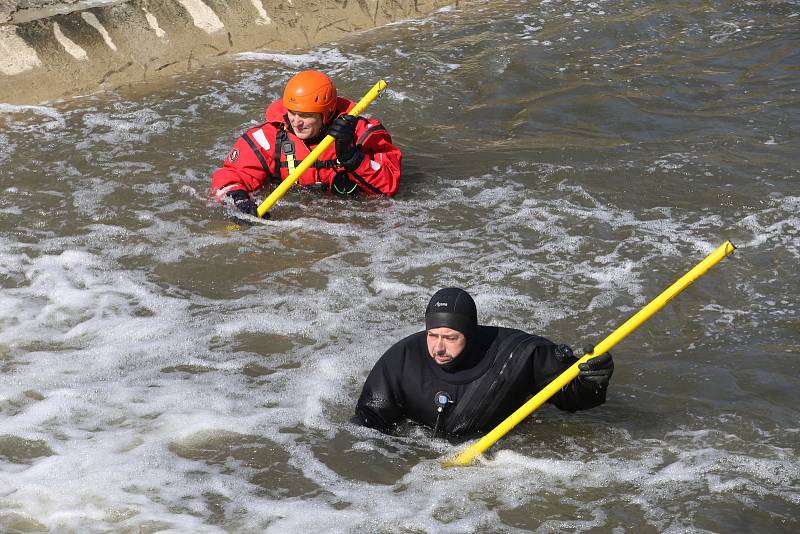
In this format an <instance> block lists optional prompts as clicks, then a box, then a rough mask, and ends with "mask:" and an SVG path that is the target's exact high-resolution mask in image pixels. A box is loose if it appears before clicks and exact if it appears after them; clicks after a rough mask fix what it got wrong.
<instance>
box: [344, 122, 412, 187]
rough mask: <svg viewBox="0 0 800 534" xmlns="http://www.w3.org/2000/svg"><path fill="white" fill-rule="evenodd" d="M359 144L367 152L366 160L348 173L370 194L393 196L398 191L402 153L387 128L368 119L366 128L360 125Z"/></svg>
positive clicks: (365, 154)
mask: <svg viewBox="0 0 800 534" xmlns="http://www.w3.org/2000/svg"><path fill="white" fill-rule="evenodd" d="M360 122H364V121H360ZM362 130H363V131H362ZM356 146H357V147H358V148H359V149H360V150H361V152H363V153H364V159H363V160H362V161H361V164H360V165H359V166H358V168H357V169H355V170H354V171H352V172H349V173H347V174H348V176H349V177H350V178H351V179H352V180H353V181H354V182H356V183H357V184H358V186H359V188H360V189H361V190H362V191H364V192H366V193H368V194H373V195H387V196H393V195H394V194H395V193H397V189H398V187H399V186H400V169H401V163H402V158H403V155H402V153H401V152H400V149H399V148H397V147H396V146H394V145H393V144H392V137H391V135H389V132H388V131H386V128H384V127H383V125H382V124H381V123H379V122H378V121H376V120H374V119H369V120H368V121H367V128H359V133H358V139H357V140H356Z"/></svg>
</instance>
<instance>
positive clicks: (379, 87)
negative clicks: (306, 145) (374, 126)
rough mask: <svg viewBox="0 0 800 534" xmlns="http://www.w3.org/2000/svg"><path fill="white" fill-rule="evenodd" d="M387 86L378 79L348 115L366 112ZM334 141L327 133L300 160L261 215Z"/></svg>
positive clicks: (262, 205)
mask: <svg viewBox="0 0 800 534" xmlns="http://www.w3.org/2000/svg"><path fill="white" fill-rule="evenodd" d="M386 87H388V84H387V83H386V82H385V81H383V80H380V81H378V83H376V84H375V85H373V86H372V89H370V90H369V91H368V92H367V94H365V95H364V97H363V98H362V99H361V100H359V101H358V103H357V104H356V105H355V107H354V108H353V109H351V110H350V112H349V113H348V115H361V114H362V113H363V112H364V110H365V109H367V107H368V106H369V105H370V104H372V102H373V101H374V100H375V99H376V98H378V97H379V96H380V94H381V93H382V92H383V90H384V89H386ZM333 141H334V138H333V136H331V135H326V136H325V138H324V139H323V140H322V141H320V143H319V144H318V145H317V147H316V148H315V149H314V150H312V151H311V153H310V154H309V155H308V156H306V157H305V159H303V161H301V162H300V165H298V166H297V167H296V168H295V170H294V172H292V173H291V174H289V176H287V177H286V179H285V180H283V181H282V182H281V183H280V184H278V187H276V188H275V190H274V191H272V193H270V195H269V196H268V197H267V198H266V199H265V200H264V202H262V203H261V205H260V206H259V207H258V216H259V217H263V216H264V214H265V213H267V212H268V211H269V209H270V208H271V207H272V205H273V204H275V203H276V202H277V201H278V199H279V198H281V197H282V196H283V195H284V194H285V193H286V191H288V190H289V189H290V188H291V187H292V186H293V185H294V183H295V182H296V181H297V180H298V179H299V178H300V176H301V175H302V174H303V173H304V172H306V171H307V170H308V168H309V167H311V166H312V165H313V164H314V162H315V161H317V158H319V156H320V154H322V153H323V152H325V150H327V148H328V147H329V146H330V145H331V143H333Z"/></svg>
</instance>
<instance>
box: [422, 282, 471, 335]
mask: <svg viewBox="0 0 800 534" xmlns="http://www.w3.org/2000/svg"><path fill="white" fill-rule="evenodd" d="M477 326H478V310H477V308H476V307H475V301H474V300H472V297H471V296H470V294H469V293H467V292H466V291H464V290H463V289H460V288H458V287H446V288H444V289H440V290H439V291H437V292H436V293H434V294H433V296H432V297H431V300H430V302H428V307H427V308H425V329H426V330H430V329H432V328H441V327H446V328H452V329H453V330H457V331H459V332H461V333H462V334H464V335H465V336H469V334H470V333H472V332H473V331H474V330H475V328H477Z"/></svg>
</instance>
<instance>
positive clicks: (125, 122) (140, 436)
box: [0, 1, 800, 533]
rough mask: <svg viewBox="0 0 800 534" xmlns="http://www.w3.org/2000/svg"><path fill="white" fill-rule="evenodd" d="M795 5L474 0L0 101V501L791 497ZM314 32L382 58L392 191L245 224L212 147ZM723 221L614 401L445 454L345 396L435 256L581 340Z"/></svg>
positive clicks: (385, 505)
mask: <svg viewBox="0 0 800 534" xmlns="http://www.w3.org/2000/svg"><path fill="white" fill-rule="evenodd" d="M798 30H800V4H799V3H798V2H796V1H771V2H746V1H730V2H723V1H720V2H706V1H703V2H676V1H673V2H645V1H624V2H610V1H608V2H603V1H595V2H585V1H570V2H555V1H541V2H519V1H489V2H466V3H461V4H459V6H458V7H454V8H449V9H445V10H442V11H439V12H437V13H435V14H433V15H432V16H430V17H427V18H425V19H423V20H416V21H408V22H404V23H400V24H395V25H391V26H389V27H386V28H381V29H380V30H377V31H371V32H367V33H364V34H361V35H358V36H354V37H353V38H352V39H351V40H347V41H342V42H339V43H334V44H332V45H330V46H328V47H325V48H323V49H320V50H314V51H308V52H307V53H304V54H268V53H264V52H263V51H253V53H250V54H242V55H239V56H235V57H232V58H230V60H229V61H225V62H223V63H221V64H220V65H218V66H217V67H215V68H213V69H208V70H206V71H204V72H201V73H191V74H186V75H184V76H182V77H180V78H175V79H172V80H169V81H168V82H167V83H162V84H159V85H137V86H133V87H130V88H125V89H122V90H117V91H115V92H110V93H109V92H106V93H100V94H97V95H93V96H87V97H80V98H74V99H71V100H69V101H65V102H59V103H53V104H49V105H42V106H32V107H16V106H11V105H5V104H0V125H1V128H2V129H1V130H0V164H2V171H1V172H0V191H1V192H2V196H0V284H1V286H0V287H1V288H0V365H2V374H0V531H3V532H161V531H171V532H204V533H218V532H248V533H249V532H275V533H285V532H408V533H416V532H448V533H450V532H453V533H456V532H486V533H489V532H523V531H538V532H553V531H557V532H575V531H579V532H637V533H639V532H687V531H689V532H742V531H748V532H797V531H798V528H800V462H799V461H798V455H799V453H800V421H799V420H798V419H799V418H798V409H797V407H798V405H800V378H798V377H799V376H800V364H799V363H798V355H800V342H799V341H798V339H800V316H799V314H798V309H799V308H800V302H799V300H800V299H798V290H797V288H798V287H800V274H798V269H797V264H798V260H799V259H800V229H799V227H800V220H799V217H798V210H800V187H798V179H799V178H800V164H798V156H797V154H798V153H800V151H798V149H800V142H798V135H799V134H798V129H797V126H798V124H800V93H799V91H800V52H799V51H800V32H799V31H798ZM302 67H314V68H320V69H323V70H325V71H327V72H328V73H330V74H331V76H332V77H333V78H334V79H335V80H336V81H337V83H338V85H339V89H340V93H342V94H345V95H348V96H350V97H351V98H358V97H359V96H360V95H361V94H363V93H364V92H365V91H366V90H367V89H368V88H369V87H370V86H371V85H372V84H373V83H375V82H376V81H377V80H378V79H380V78H384V79H386V80H387V81H388V82H389V84H390V89H389V90H388V91H387V94H385V95H384V96H383V97H382V98H381V99H380V100H379V101H377V102H376V103H375V104H374V105H373V106H372V107H371V108H370V110H369V114H371V115H373V116H376V117H378V118H380V119H381V120H382V121H383V122H384V123H385V124H386V125H387V127H388V128H389V130H390V131H391V133H392V135H393V137H394V140H395V142H396V144H397V145H399V146H400V147H402V149H403V150H404V153H405V159H404V176H403V180H402V184H401V191H400V193H399V194H398V195H397V196H396V197H395V198H393V199H383V198H366V197H362V198H358V199H355V200H342V199H337V198H330V197H322V196H317V195H315V194H313V193H308V192H305V193H304V192H300V191H296V190H293V191H290V192H289V193H288V194H287V195H286V196H285V197H283V198H282V199H281V200H279V201H278V203H277V204H276V205H275V206H274V207H273V209H272V220H270V221H269V222H267V223H265V224H263V225H256V226H253V227H250V228H245V229H242V230H240V231H236V230H231V229H229V228H227V226H228V221H227V220H226V217H225V213H224V211H223V210H222V209H221V208H220V206H218V205H216V204H215V203H214V202H213V201H211V200H209V197H208V188H209V186H210V173H211V172H212V171H213V170H214V169H215V168H216V167H217V166H218V165H219V164H220V163H221V162H222V159H223V158H224V157H225V155H226V153H227V151H228V149H229V147H230V146H231V145H232V143H233V142H234V140H235V139H236V137H237V136H238V135H239V134H240V133H241V131H243V130H244V129H246V128H247V127H248V126H249V125H251V124H255V123H258V122H260V121H261V120H262V116H263V109H264V107H265V105H266V104H267V103H268V102H269V101H271V100H272V99H274V98H277V97H278V95H279V93H280V91H281V89H282V86H283V84H284V83H285V82H286V80H287V79H288V78H289V77H290V76H291V75H292V74H293V73H294V72H296V70H298V69H299V68H302ZM262 198H263V195H262ZM726 240H731V241H732V242H733V243H734V244H735V245H736V246H737V247H738V250H737V252H736V253H735V254H734V256H732V257H731V258H728V259H726V260H724V261H722V262H721V263H720V264H719V265H717V266H716V267H714V268H713V269H712V270H711V271H709V272H708V273H707V274H706V275H705V276H704V277H702V278H701V279H700V280H698V281H697V282H696V283H695V284H694V285H692V286H691V287H689V288H688V289H687V290H686V291H684V292H683V293H682V294H681V295H680V296H679V297H677V298H676V299H675V300H673V301H672V302H671V303H669V304H668V305H667V306H666V307H665V308H664V309H663V310H662V311H660V312H659V313H658V314H657V315H655V316H654V317H653V318H652V319H651V320H650V321H649V322H648V323H646V324H645V325H644V326H642V327H641V328H639V329H638V330H637V331H635V332H634V333H633V334H631V335H630V336H629V337H627V338H626V339H624V340H623V341H622V342H621V343H620V344H619V345H617V346H616V347H615V349H614V351H613V352H614V356H615V361H616V370H615V373H614V377H613V379H612V385H611V389H610V392H609V399H608V402H607V403H606V404H605V405H604V406H602V407H600V408H597V409H594V410H590V411H586V412H581V413H576V414H568V413H563V412H559V411H558V410H556V409H555V408H553V407H550V406H545V407H543V408H541V409H540V410H538V411H536V412H535V413H534V414H533V415H532V416H531V417H530V418H528V419H527V420H526V421H524V422H523V423H522V424H521V425H519V426H518V427H517V428H515V429H514V430H513V431H512V432H511V433H510V434H509V435H507V436H506V437H505V438H503V439H502V440H501V441H500V442H498V443H497V444H496V445H495V446H494V447H492V448H491V449H490V450H489V451H488V453H487V454H486V455H485V456H484V457H483V458H482V459H481V460H480V462H479V463H478V464H477V465H475V466H473V467H463V468H451V469H444V468H442V467H441V462H442V461H443V460H445V459H447V458H449V457H450V456H451V455H452V454H453V453H454V452H457V451H458V450H460V447H461V446H463V445H459V444H454V443H450V442H448V441H445V440H442V439H431V437H430V434H429V432H427V431H425V430H424V429H420V428H415V427H409V428H406V429H404V430H403V432H401V434H400V435H399V436H384V435H381V434H378V433H376V432H373V431H370V430H366V429H363V428H359V427H355V426H353V425H351V424H350V423H349V417H350V415H351V414H352V410H353V405H354V403H355V400H356V399H357V397H358V394H359V391H360V388H361V385H362V383H363V380H364V378H365V376H366V374H367V373H368V372H369V370H370V369H371V367H372V365H373V363H374V362H375V361H376V359H377V358H378V357H379V356H380V354H381V353H382V352H383V351H384V350H385V349H386V348H387V347H388V346H389V345H391V344H392V343H393V342H394V341H395V340H397V339H399V338H401V337H402V336H404V335H407V334H409V333H411V332H414V331H417V330H419V329H421V327H422V312H423V309H424V306H425V304H426V303H427V299H428V297H429V296H430V295H431V294H432V293H433V292H434V291H435V290H436V289H438V288H440V287H443V286H447V285H458V286H461V287H464V288H467V289H468V290H469V291H470V292H472V293H473V294H474V295H475V297H476V301H477V304H478V309H479V317H480V320H481V322H484V323H487V324H496V325H504V326H511V327H517V328H521V329H525V330H528V331H531V332H534V333H538V334H542V335H546V336H547V337H549V338H551V339H553V340H555V341H558V342H562V343H569V344H571V345H573V346H575V347H581V346H583V345H584V344H587V343H597V342H599V341H600V340H601V339H603V338H604V337H605V336H606V335H608V334H609V333H610V332H611V331H613V330H614V329H615V328H616V327H617V326H619V325H620V324H622V322H624V320H625V319H627V318H628V317H630V316H631V315H632V314H633V313H635V312H636V311H637V310H638V309H639V308H641V307H642V306H643V305H645V304H646V303H647V302H648V301H649V300H650V299H652V298H654V297H655V296H657V295H658V294H659V293H660V292H661V291H662V290H664V289H665V288H666V287H668V286H669V285H670V284H671V283H672V282H673V281H675V280H676V279H677V278H678V277H679V276H680V275H682V274H683V273H685V272H686V271H688V270H689V269H690V268H691V267H693V266H694V265H695V264H697V263H698V262H699V261H700V260H702V259H703V258H704V257H705V256H706V255H707V254H709V253H710V252H712V251H713V250H714V249H716V248H717V247H718V246H719V245H721V244H722V243H723V242H725V241H726Z"/></svg>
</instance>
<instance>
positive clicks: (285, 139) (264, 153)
mask: <svg viewBox="0 0 800 534" xmlns="http://www.w3.org/2000/svg"><path fill="white" fill-rule="evenodd" d="M354 106H355V103H354V102H352V101H350V100H347V99H345V98H338V99H337V103H336V115H341V114H344V113H347V112H348V111H349V110H350V109H352V108H353V107H354ZM266 119H267V120H266V122H265V123H263V124H260V125H258V126H255V127H253V128H250V129H249V130H247V131H246V132H245V133H244V134H243V135H242V136H241V137H240V138H239V139H238V140H237V141H236V143H235V144H234V146H233V148H232V149H231V151H230V152H229V153H228V157H227V158H226V159H225V163H224V165H223V166H222V168H220V169H217V170H216V171H214V173H213V174H212V176H211V186H212V188H213V189H214V193H215V195H216V196H217V199H219V200H222V198H223V197H224V196H225V195H226V194H228V193H230V192H231V191H235V190H244V191H247V192H248V193H249V192H252V191H255V190H256V189H258V188H260V187H261V186H263V185H264V184H265V183H266V182H267V181H268V180H272V179H280V180H284V179H286V177H287V176H289V173H290V172H291V171H292V170H293V169H294V168H295V167H296V166H297V165H299V164H300V162H301V161H302V160H303V158H305V157H307V156H308V154H309V153H310V152H311V151H312V150H313V149H314V148H315V147H316V145H317V144H318V143H319V142H320V141H321V140H322V139H323V138H324V132H323V133H322V134H321V135H320V136H319V137H318V139H316V140H313V141H312V140H309V143H310V144H309V145H307V144H306V142H305V141H303V140H302V139H300V138H298V137H297V136H296V135H295V134H294V131H293V130H292V126H291V123H290V122H289V117H288V115H287V110H286V108H285V107H284V105H283V102H282V101H281V100H276V101H275V102H273V103H272V104H270V106H269V107H268V108H267V111H266ZM355 146H356V148H357V149H358V150H360V151H361V152H362V153H363V154H364V158H363V160H362V161H361V163H360V164H359V165H358V167H357V168H355V169H353V170H351V171H347V170H345V168H344V167H343V166H342V165H340V164H339V162H338V161H337V159H336V149H335V145H334V143H331V146H330V147H329V148H327V149H326V150H325V151H324V152H323V153H322V154H321V155H320V157H319V159H318V160H317V161H316V162H314V164H313V165H312V166H311V167H310V168H309V169H308V170H307V171H306V172H304V173H303V175H302V176H301V177H300V179H299V180H298V182H297V183H298V184H299V185H300V186H302V187H308V188H314V189H321V190H323V191H331V190H332V189H331V188H332V184H333V183H334V180H336V183H337V185H338V184H344V186H339V187H336V188H334V189H333V190H334V191H338V192H340V193H348V194H349V193H353V192H355V191H363V192H365V193H367V194H380V195H388V196H392V195H394V194H395V193H396V192H397V187H398V185H399V182H400V164H401V159H402V154H401V152H400V149H398V148H397V147H395V146H394V145H392V138H391V136H390V135H389V132H388V131H387V130H386V128H384V127H383V125H382V124H381V123H380V122H378V121H377V120H375V119H369V118H366V117H359V118H358V123H357V125H356V129H355ZM337 174H338V175H339V176H338V178H337Z"/></svg>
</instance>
